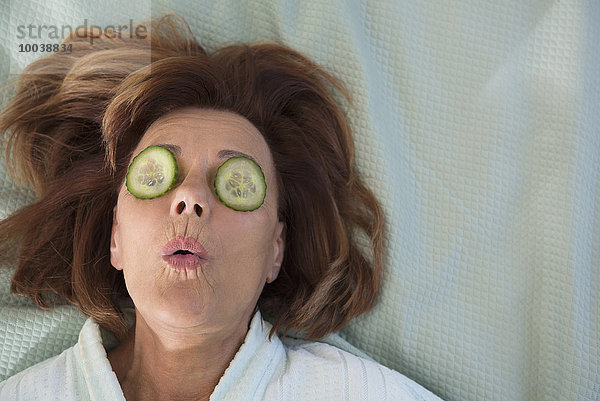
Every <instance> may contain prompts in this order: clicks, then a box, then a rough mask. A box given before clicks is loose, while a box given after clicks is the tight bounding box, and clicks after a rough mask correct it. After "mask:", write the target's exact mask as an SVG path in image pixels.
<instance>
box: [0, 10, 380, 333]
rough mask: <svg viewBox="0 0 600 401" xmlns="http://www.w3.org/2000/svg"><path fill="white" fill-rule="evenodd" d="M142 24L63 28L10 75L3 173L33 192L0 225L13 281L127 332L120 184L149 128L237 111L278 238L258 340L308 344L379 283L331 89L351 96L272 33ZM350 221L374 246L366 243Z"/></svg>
mask: <svg viewBox="0 0 600 401" xmlns="http://www.w3.org/2000/svg"><path fill="white" fill-rule="evenodd" d="M149 27H150V30H149V32H150V34H149V35H148V38H147V39H145V40H140V39H135V40H133V39H132V40H129V39H116V38H115V39H108V38H103V39H102V40H99V39H97V40H96V41H95V42H94V45H93V46H92V45H90V44H89V43H87V42H86V41H85V40H81V39H78V37H75V34H73V35H72V36H71V37H69V38H68V39H66V40H65V43H71V44H72V45H73V51H72V53H71V54H61V53H56V54H53V55H51V56H49V57H46V58H43V59H40V60H38V61H35V62H34V63H32V64H30V65H29V66H27V67H26V69H25V70H24V72H23V73H22V74H21V75H20V76H19V78H18V81H17V87H16V95H15V96H14V98H13V99H12V100H11V102H10V103H9V104H8V105H7V107H6V108H5V109H4V111H3V113H2V114H1V115H0V133H6V134H10V136H9V140H8V146H7V149H6V163H7V168H8V171H9V173H10V175H11V177H12V178H13V180H14V181H15V182H17V183H19V184H21V185H28V186H30V187H31V188H32V189H33V190H34V191H35V193H36V195H37V196H36V200H35V201H34V202H33V203H32V204H30V205H27V206H24V207H22V208H21V209H19V210H17V211H16V212H14V213H13V214H12V215H10V216H9V217H8V218H6V219H5V220H3V221H1V222H0V252H3V251H8V250H9V249H10V247H14V246H18V256H17V260H16V270H15V273H14V276H13V278H12V282H11V291H12V292H14V293H16V294H19V295H23V296H27V297H29V298H31V299H32V300H33V301H34V302H35V303H36V304H37V305H38V306H39V307H41V308H44V309H47V308H50V307H52V306H53V305H55V304H56V303H55V302H56V300H57V299H58V300H61V299H64V300H66V301H68V302H70V303H71V304H74V305H76V306H77V307H78V308H79V309H80V310H81V311H82V312H83V313H84V314H86V315H88V316H91V317H93V318H94V319H95V320H96V321H97V322H98V323H99V324H100V326H102V327H104V328H105V329H107V330H109V331H111V332H112V333H113V334H115V336H116V337H117V338H118V339H120V340H121V339H123V338H124V336H125V335H126V332H127V325H126V321H125V319H124V315H123V312H122V309H121V307H120V303H119V300H120V299H121V298H122V297H124V296H126V297H128V294H127V290H126V287H125V282H124V279H123V273H122V271H118V270H116V269H114V268H113V267H112V266H111V265H110V257H109V253H110V234H111V227H112V221H113V219H112V213H113V207H114V205H115V204H116V202H117V194H118V191H119V188H120V185H121V183H122V182H123V180H124V177H125V174H126V172H127V167H128V165H127V163H128V161H129V160H130V158H131V155H132V152H133V151H134V149H135V147H136V145H137V143H138V141H139V140H140V139H141V138H142V136H143V135H144V133H145V131H146V129H147V128H148V127H149V126H150V124H152V122H154V121H155V120H157V119H158V118H160V117H161V116H164V115H165V114H167V113H169V112H170V111H173V110H176V109H178V108H183V107H189V106H197V107H199V108H211V109H218V110H225V111H230V112H234V113H237V114H239V115H241V116H243V117H245V118H246V119H248V120H249V121H250V122H251V123H252V124H254V126H255V127H256V128H257V129H258V131H259V132H260V133H261V134H262V135H263V136H264V138H265V140H266V142H267V144H268V146H269V148H270V150H271V154H272V158H273V161H274V165H275V169H276V174H277V181H278V188H279V197H278V198H279V205H278V215H279V219H280V220H281V221H284V222H285V230H286V231H285V238H286V244H285V254H284V260H283V263H282V266H281V270H280V273H279V276H278V278H277V279H276V280H275V281H274V282H272V283H270V284H266V285H265V287H264V288H263V291H262V294H261V296H260V298H259V300H258V304H257V307H260V309H261V310H262V311H263V312H264V313H266V315H270V316H271V318H272V319H273V328H272V330H271V332H270V335H269V338H271V337H272V336H273V334H274V333H279V335H281V336H282V337H283V336H285V335H286V333H287V332H288V331H289V330H290V329H294V330H296V331H298V332H304V336H305V338H307V339H310V340H315V339H318V338H321V337H323V336H325V335H327V334H329V333H331V332H334V331H337V330H339V329H341V328H342V327H343V326H344V325H345V324H346V323H348V322H349V321H350V320H351V319H352V318H353V317H355V316H358V315H360V314H362V313H364V312H367V311H369V310H370V309H371V308H372V307H373V306H374V305H375V301H376V298H377V294H378V291H379V288H380V284H381V280H382V271H383V248H382V244H383V234H384V221H383V214H382V211H381V208H380V206H379V204H378V202H377V200H376V198H375V197H374V196H373V194H372V192H371V191H370V190H369V189H368V188H367V187H366V186H365V185H364V184H363V183H362V182H361V180H359V178H358V177H357V174H356V171H355V168H354V146H353V141H352V136H351V133H350V128H349V126H348V123H347V121H346V118H345V114H344V113H343V112H342V110H341V108H340V106H339V105H338V104H337V103H336V101H335V100H334V98H333V96H332V91H334V90H337V91H338V92H339V93H341V94H342V95H343V96H344V98H345V99H346V100H347V101H348V103H349V104H350V105H352V101H351V98H350V96H349V94H348V91H347V90H346V89H345V88H344V86H343V85H342V84H341V83H339V82H338V81H337V80H336V79H335V78H334V77H333V76H332V75H330V74H329V73H328V72H326V71H325V70H324V69H323V68H322V67H320V66H319V65H317V64H315V63H314V62H313V61H311V60H309V59H308V58H306V57H305V56H303V55H301V54H300V53H298V52H296V51H294V50H292V49H290V48H289V47H287V46H284V45H282V44H277V43H274V42H260V43H253V44H236V45H229V46H226V47H223V48H220V49H217V50H215V51H214V52H211V53H208V52H207V51H206V50H205V49H203V47H202V46H201V45H200V44H199V43H198V42H197V40H196V39H195V38H194V36H193V34H192V33H191V32H190V30H189V28H188V27H187V25H186V24H185V22H184V21H183V20H182V19H181V18H179V17H177V16H173V15H168V16H165V17H163V18H161V19H160V20H154V21H151V22H150V23H149ZM79 36H80V37H81V36H82V35H79ZM11 150H12V158H10V157H9V156H10V151H11ZM361 232H362V233H364V234H366V236H367V237H368V239H369V241H370V246H368V247H365V248H364V249H362V251H361V247H359V246H358V243H359V242H360V241H359V240H358V236H360V235H364V234H361ZM15 241H16V242H15ZM15 244H16V245H15ZM365 253H366V254H365ZM52 300H54V301H52ZM59 302H60V301H59ZM63 302H64V301H63ZM281 331H283V334H281Z"/></svg>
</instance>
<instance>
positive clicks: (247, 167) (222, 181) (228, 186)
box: [215, 157, 267, 212]
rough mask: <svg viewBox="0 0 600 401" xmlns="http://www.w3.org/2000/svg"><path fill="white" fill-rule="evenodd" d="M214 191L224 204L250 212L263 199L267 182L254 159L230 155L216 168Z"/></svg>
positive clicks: (258, 205) (260, 203) (256, 207)
mask: <svg viewBox="0 0 600 401" xmlns="http://www.w3.org/2000/svg"><path fill="white" fill-rule="evenodd" d="M215 192H216V194H217V197H218V198H219V200H220V201H221V202H222V203H223V204H225V206H227V207H229V208H231V209H233V210H237V211H240V212H250V211H252V210H256V209H258V208H259V207H260V205H262V204H263V202H264V201H265V196H266V194H267V182H266V181H265V175H264V174H263V172H262V169H261V168H260V166H259V165H258V164H256V163H254V161H252V160H250V159H248V158H247V157H232V158H229V159H227V161H225V162H224V163H223V164H221V165H220V166H219V168H218V169H217V174H216V175H215Z"/></svg>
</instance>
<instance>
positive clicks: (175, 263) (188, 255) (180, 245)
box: [161, 235, 208, 270]
mask: <svg viewBox="0 0 600 401" xmlns="http://www.w3.org/2000/svg"><path fill="white" fill-rule="evenodd" d="M161 255H162V258H163V260H164V261H165V262H167V263H168V264H169V265H170V266H171V267H172V268H173V269H176V270H191V269H197V268H198V267H200V266H202V265H203V264H205V263H206V261H207V259H208V254H207V252H206V250H205V249H204V247H203V246H202V244H200V243H199V242H198V241H197V240H196V239H195V238H193V237H187V238H184V237H183V236H181V235H179V236H177V237H175V238H173V239H172V240H170V241H169V242H167V243H166V244H165V246H164V248H163V249H162V251H161Z"/></svg>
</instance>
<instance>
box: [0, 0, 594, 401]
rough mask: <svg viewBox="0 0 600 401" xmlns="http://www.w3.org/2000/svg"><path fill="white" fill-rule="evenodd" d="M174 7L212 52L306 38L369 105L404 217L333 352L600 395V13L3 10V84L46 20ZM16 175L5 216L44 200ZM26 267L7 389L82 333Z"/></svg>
mask: <svg viewBox="0 0 600 401" xmlns="http://www.w3.org/2000/svg"><path fill="white" fill-rule="evenodd" d="M113 3H114V4H113ZM164 12H176V13H179V14H180V15H182V16H183V17H185V18H186V20H187V21H188V22H189V24H190V26H191V28H192V30H193V31H194V32H195V33H196V34H197V35H198V37H199V38H200V39H201V42H202V44H203V45H205V46H206V47H207V49H209V50H210V49H213V48H215V47H218V46H221V45H224V44H228V43H233V42H240V41H257V40H276V41H280V42H283V43H286V44H289V45H291V46H292V47H294V48H296V49H298V50H299V51H302V52H304V53H306V54H308V55H309V56H312V57H313V58H314V59H315V60H316V61H317V62H319V63H321V64H323V65H324V66H325V67H326V69H328V70H329V71H330V72H332V73H333V74H334V75H335V76H337V77H338V78H340V79H341V80H342V81H344V82H345V83H346V85H347V86H348V88H349V89H350V91H351V93H352V95H353V96H354V101H355V104H356V110H351V109H350V110H349V111H348V114H349V119H350V122H351V127H352V129H353V131H354V135H355V142H356V147H357V149H356V152H357V161H356V162H357V167H358V169H359V171H360V172H361V174H362V176H363V177H364V178H365V180H366V181H367V183H368V184H369V185H370V186H371V188H373V190H374V192H375V193H376V195H377V196H378V197H379V198H380V199H381V201H382V204H383V207H384V209H385V214H386V217H387V232H388V237H387V246H386V249H387V265H386V275H385V284H384V288H383V292H382V295H381V298H380V300H379V303H378V305H377V307H376V308H375V309H374V310H373V311H372V312H371V313H369V314H367V315H364V316H361V317H359V318H357V319H355V321H354V322H352V323H351V324H350V325H349V326H348V327H346V328H345V329H344V330H342V331H341V332H340V333H339V334H337V335H332V336H330V337H328V338H326V339H324V341H326V342H331V343H334V344H336V345H338V346H339V347H341V348H343V349H347V350H351V352H356V353H359V354H360V351H358V350H356V349H354V348H352V346H351V345H350V344H353V345H354V346H356V347H358V348H360V349H361V350H363V351H364V352H366V353H367V354H368V355H370V356H371V357H372V358H373V359H375V360H376V361H378V362H380V363H382V364H384V365H387V366H389V367H390V368H392V369H395V370H397V371H399V372H401V373H402V374H404V375H406V376H408V377H410V378H411V379H413V380H415V381H416V382H418V383H420V384H422V385H423V386H425V387H426V388H428V389H430V390H431V391H433V392H434V393H436V394H437V395H439V396H440V397H442V398H444V399H446V400H523V401H529V400H599V399H600V356H599V331H600V330H599V329H600V322H599V314H600V313H599V311H600V304H599V291H600V3H599V2H598V1H596V0H587V1H586V0H581V1H575V0H565V1H545V0H507V1H502V2H499V1H498V2H495V1H477V0H465V1H461V2H450V1H447V0H437V1H418V0H394V1H392V0H390V1H377V2H374V1H366V0H364V1H358V0H357V1H352V2H348V1H344V0H305V1H302V2H295V1H289V2H288V1H275V0H273V1H269V0H258V1H255V0H252V1H251V0H245V1H239V0H226V1H213V0H200V1H198V0H193V1H192V0H173V1H167V0H155V1H150V0H142V1H129V2H117V1H116V0H114V1H113V0H110V1H103V2H98V1H92V0H85V1H75V0H62V1H61V0H50V1H41V0H30V1H28V2H17V1H16V0H13V1H3V2H2V3H1V4H0V54H1V56H0V57H1V59H0V80H5V79H6V78H7V77H9V76H11V74H16V73H18V72H19V71H20V70H21V69H22V68H23V67H24V66H25V65H26V64H27V63H28V62H30V61H32V60H33V59H35V58H37V57H41V56H42V55H43V54H42V53H40V52H37V53H33V52H29V53H28V52H25V51H23V52H20V50H25V48H23V49H21V48H20V46H21V45H26V44H28V43H29V44H30V45H32V44H34V43H38V44H40V43H42V42H44V40H43V39H45V38H47V37H48V34H49V33H48V32H49V30H48V29H45V30H44V29H43V28H42V30H41V31H39V29H40V27H41V26H43V25H46V26H49V25H56V26H58V27H60V26H62V25H66V24H68V25H71V26H77V25H82V24H84V23H87V24H90V25H91V24H96V25H99V26H106V25H109V24H128V23H129V20H130V19H132V20H133V21H134V23H135V22H138V21H141V20H145V19H148V18H150V17H152V16H157V15H159V14H162V13H164ZM86 19H87V20H86ZM29 25H32V26H33V27H34V29H33V30H32V34H33V35H34V36H42V39H39V38H37V39H35V38H31V35H30V32H28V28H27V27H28V26H29ZM19 27H22V29H21V31H19V29H18V28H19ZM21 33H23V34H24V35H25V37H24V38H20V36H23V35H21ZM38 33H39V34H40V35H38ZM44 35H46V36H44ZM58 42H59V41H58ZM58 42H57V41H56V40H54V43H58ZM3 168H4V167H2V168H0V202H1V203H0V218H2V217H5V216H6V215H8V214H9V213H10V212H11V211H12V210H14V209H16V208H17V207H19V206H20V205H23V204H25V203H26V202H28V201H31V199H32V198H31V194H30V193H29V192H28V191H27V190H25V189H19V188H14V186H13V184H12V183H10V182H8V181H6V180H4V179H3V177H4V173H3V170H2V169H3ZM10 269H11V266H10V264H5V267H4V268H1V269H0V305H1V306H0V381H1V380H3V379H4V378H6V377H8V376H11V375H13V374H15V373H16V372H18V371H20V370H22V369H24V368H26V367H28V366H31V365H33V364H35V363H37V362H39V361H41V360H44V359H47V358H48V357H50V356H53V355H57V354H59V353H60V352H62V350H64V349H66V348H68V347H70V346H72V345H73V344H74V343H75V342H76V341H77V334H78V333H79V331H80V329H81V327H82V325H83V323H84V321H85V317H84V316H82V315H81V314H80V313H79V312H78V311H77V310H74V309H73V308H67V307H65V308H61V309H58V310H54V311H49V312H44V311H41V310H38V309H36V308H35V307H33V306H32V304H31V303H30V302H27V301H26V300H22V299H19V298H17V297H15V296H13V295H11V294H10V293H9V290H8V285H9V284H8V283H9V279H10V273H11V271H10Z"/></svg>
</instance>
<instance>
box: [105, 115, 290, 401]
mask: <svg viewBox="0 0 600 401" xmlns="http://www.w3.org/2000/svg"><path fill="white" fill-rule="evenodd" d="M158 144H174V145H178V146H180V147H181V149H182V152H183V154H182V156H181V157H178V156H176V158H177V164H178V167H179V178H178V180H177V182H176V184H175V186H174V187H173V188H171V190H170V191H169V192H167V193H166V194H165V195H163V196H161V197H158V198H155V199H138V198H135V197H134V196H133V195H131V194H130V193H129V192H128V191H127V188H126V187H125V183H124V182H123V185H122V186H121V191H120V193H119V197H118V201H117V205H116V206H115V208H114V218H113V229H112V235H111V248H110V253H111V264H112V265H113V266H114V267H115V268H116V269H118V270H123V274H124V277H125V283H126V285H127V289H128V291H129V294H130V296H131V298H132V299H133V302H134V304H135V307H136V325H135V327H134V328H133V329H132V330H131V331H130V333H129V335H128V338H127V339H126V340H125V341H124V342H123V343H121V344H120V345H119V346H118V347H117V348H116V349H115V350H113V351H111V352H110V353H109V355H108V358H109V361H110V362H111V365H112V367H113V370H114V371H115V373H116V375H117V378H118V380H119V383H120V384H121V388H122V389H123V392H124V394H125V397H126V399H127V400H129V401H131V400H146V399H153V400H154V399H161V400H175V399H177V400H208V398H209V397H210V395H211V394H212V392H213V390H214V388H215V386H216V385H217V384H218V382H219V379H220V378H221V376H222V375H223V373H224V371H225V369H226V368H227V367H228V366H229V363H230V362H231V360H232V359H233V357H234V355H235V353H236V352H237V350H238V349H239V347H240V346H241V344H242V343H243V341H244V338H245V336H246V333H247V331H248V326H249V323H250V319H251V317H252V313H253V311H254V307H255V306H256V303H257V300H258V297H259V296H260V294H261V292H262V289H263V287H264V285H265V282H268V283H270V282H272V281H273V280H275V279H276V278H277V275H278V274H279V269H280V266H281V262H282V260H283V252H284V244H285V238H284V233H285V230H284V227H283V223H282V222H279V221H278V219H277V188H276V180H275V169H274V166H273V161H272V158H271V154H270V151H269V148H268V146H267V144H266V142H265V141H264V139H263V137H262V135H261V134H260V133H259V132H258V130H257V129H256V128H255V127H254V126H253V125H252V124H251V123H250V122H249V121H248V120H246V119H245V118H244V117H241V116H239V115H237V114H235V113H231V112H226V111H217V110H208V109H199V108H186V109H181V110H178V111H175V112H172V113H170V114H168V115H166V116H163V117H162V118H160V119H159V120H157V121H156V122H155V123H154V124H152V126H150V128H148V130H147V131H146V133H145V134H144V137H143V138H142V139H141V141H140V143H139V144H138V146H137V148H136V150H135V151H134V152H133V155H132V159H133V157H135V156H136V155H137V154H139V153H140V152H141V151H142V150H143V149H145V148H146V147H147V146H150V145H158ZM223 149H231V150H236V151H241V152H244V153H246V154H248V155H250V156H252V157H253V158H254V159H255V160H256V161H257V162H258V164H259V165H260V166H261V168H262V170H263V172H264V174H265V179H266V182H267V195H266V198H265V202H264V203H263V204H262V206H261V207H259V208H258V209H256V210H254V211H251V212H239V211H235V210H232V209H230V208H228V207H227V206H225V205H224V204H223V203H221V202H220V201H219V200H218V198H217V197H216V194H215V192H214V188H213V180H214V175H215V173H216V170H217V168H218V167H219V165H221V164H222V163H223V162H224V161H225V160H227V158H228V157H225V158H222V159H220V158H218V157H217V154H218V152H219V151H221V150H223ZM198 213H200V215H198ZM179 235H182V236H183V237H189V236H191V237H194V238H196V239H197V240H198V241H199V242H200V243H201V244H202V245H203V246H204V248H205V249H206V251H207V252H208V255H209V256H208V261H207V263H206V264H204V265H202V266H201V267H200V268H199V269H197V270H175V269H172V268H171V267H170V266H169V265H168V263H167V262H165V261H163V259H162V256H161V250H162V248H163V247H164V246H165V244H166V243H167V242H168V241H170V240H171V239H172V238H174V237H176V236H179Z"/></svg>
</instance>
